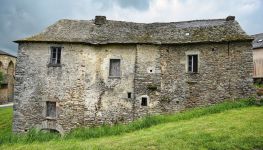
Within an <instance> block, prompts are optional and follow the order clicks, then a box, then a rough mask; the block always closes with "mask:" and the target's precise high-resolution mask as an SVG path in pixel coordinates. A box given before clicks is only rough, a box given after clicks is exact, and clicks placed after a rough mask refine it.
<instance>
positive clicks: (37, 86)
mask: <svg viewBox="0 0 263 150" xmlns="http://www.w3.org/2000/svg"><path fill="white" fill-rule="evenodd" d="M16 42H17V43H18V44H19V50H18V63H17V68H16V76H15V77H16V85H15V105H14V123H13V130H14V131H15V132H24V131H27V130H28V129H30V128H32V127H36V128H39V129H44V130H56V131H58V132H60V133H64V132H67V131H69V130H71V129H72V128H76V127H79V126H90V125H99V124H103V123H109V124H114V123H118V122H127V121H132V120H134V119H137V118H139V117H141V116H145V115H147V114H160V113H170V112H177V111H181V110H184V109H186V108H189V107H196V106H205V105H210V104H215V103H218V102H222V101H224V100H225V99H234V98H241V97H248V96H250V95H251V94H253V93H254V91H253V89H252V88H251V86H252V83H253V79H252V76H253V59H252V48H251V42H252V38H251V37H250V36H248V35H247V34H246V33H245V32H244V31H243V30H242V29H241V27H240V25H239V24H238V22H237V21H235V17H232V16H230V17H227V18H226V19H213V20H195V21H185V22H171V23H149V24H145V23H133V22H124V21H113V20H107V19H106V17H104V16H97V17H96V18H95V19H94V20H59V21H58V22H56V23H55V24H53V25H51V26H49V27H48V28H47V29H46V30H44V31H43V32H41V33H39V34H36V35H34V36H31V37H28V38H25V39H21V40H18V41H16Z"/></svg>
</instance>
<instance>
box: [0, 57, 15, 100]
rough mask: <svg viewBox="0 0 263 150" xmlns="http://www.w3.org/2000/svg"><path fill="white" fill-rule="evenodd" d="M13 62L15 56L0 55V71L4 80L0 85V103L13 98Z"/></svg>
mask: <svg viewBox="0 0 263 150" xmlns="http://www.w3.org/2000/svg"><path fill="white" fill-rule="evenodd" d="M15 64H16V58H15V57H11V56H7V55H0V72H2V73H3V75H4V82H3V84H2V85H0V104H3V103H7V102H8V101H9V102H10V101H12V100H13V94H14V82H15V80H14V74H15V72H14V71H15Z"/></svg>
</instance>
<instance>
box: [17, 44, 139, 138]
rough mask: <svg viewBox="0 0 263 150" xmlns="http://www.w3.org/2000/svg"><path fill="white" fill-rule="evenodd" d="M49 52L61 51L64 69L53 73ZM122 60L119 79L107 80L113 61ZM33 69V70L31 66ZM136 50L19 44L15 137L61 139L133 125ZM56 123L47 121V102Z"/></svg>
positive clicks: (50, 120) (125, 47)
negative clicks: (96, 128) (48, 134)
mask: <svg viewBox="0 0 263 150" xmlns="http://www.w3.org/2000/svg"><path fill="white" fill-rule="evenodd" d="M50 46H62V52H61V67H49V66H48V64H49V60H50V51H51V50H50ZM110 59H120V60H121V71H122V72H121V77H120V78H109V60H110ZM29 64H34V65H29ZM134 64H135V46H127V45H126V46H122V45H117V46H116V45H108V46H87V45H80V44H61V45H58V44H46V43H41V44H36V43H28V44H26V43H25V44H20V46H19V52H18V64H17V70H16V80H17V82H16V86H15V106H14V123H13V130H14V131H15V132H25V131H27V130H28V129H30V128H32V127H36V128H39V129H53V130H57V131H59V132H60V133H64V132H66V131H69V130H71V129H72V128H76V127H78V126H83V125H96V124H103V123H117V122H119V121H122V122H123V121H129V120H133V114H132V113H131V112H132V106H133V105H132V104H133V102H132V100H131V99H128V98H127V92H132V93H133V87H134V86H133V81H134V80H133V78H134ZM47 101H52V102H56V110H57V113H56V117H55V118H48V117H46V109H47V108H46V102H47Z"/></svg>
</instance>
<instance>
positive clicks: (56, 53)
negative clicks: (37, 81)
mask: <svg viewBox="0 0 263 150" xmlns="http://www.w3.org/2000/svg"><path fill="white" fill-rule="evenodd" d="M60 63H61V47H51V57H50V64H60Z"/></svg>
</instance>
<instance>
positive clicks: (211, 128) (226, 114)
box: [0, 103, 263, 150]
mask: <svg viewBox="0 0 263 150" xmlns="http://www.w3.org/2000/svg"><path fill="white" fill-rule="evenodd" d="M11 114H12V109H11V108H0V117H1V120H0V125H1V126H0V128H1V130H0V136H1V134H2V135H7V134H11V132H10V129H11V120H12V117H11ZM6 119H7V121H4V120H6ZM145 120H146V121H145ZM138 125H141V128H136V127H137V126H138ZM92 130H93V133H92V132H91V131H92ZM91 133H92V134H91ZM84 134H85V135H88V136H85V135H84ZM32 136H33V137H34V136H36V137H35V138H34V139H36V140H33V141H32V140H29V141H27V140H25V139H27V138H28V135H27V136H26V138H25V137H24V136H21V137H20V138H21V139H23V140H15V141H13V142H10V143H8V142H6V141H4V142H3V143H2V144H1V145H0V149H23V150H24V149H125V150H126V149H231V150H232V149H249V150H250V149H263V107H258V106H251V105H244V103H234V104H233V103H225V104H219V105H216V106H211V107H207V108H201V109H199V108H197V109H194V110H190V111H187V112H183V113H179V114H174V115H166V116H155V117H152V118H150V119H149V118H148V120H147V119H143V120H140V121H137V122H135V123H132V124H130V125H117V126H113V127H112V128H110V127H108V126H106V127H102V128H89V129H78V130H76V131H73V132H72V133H69V134H68V135H66V136H65V137H63V138H60V137H57V136H56V137H51V139H50V140H49V141H47V142H43V140H41V139H38V135H34V134H33V135H32ZM40 136H41V134H40ZM0 139H1V138H0Z"/></svg>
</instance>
